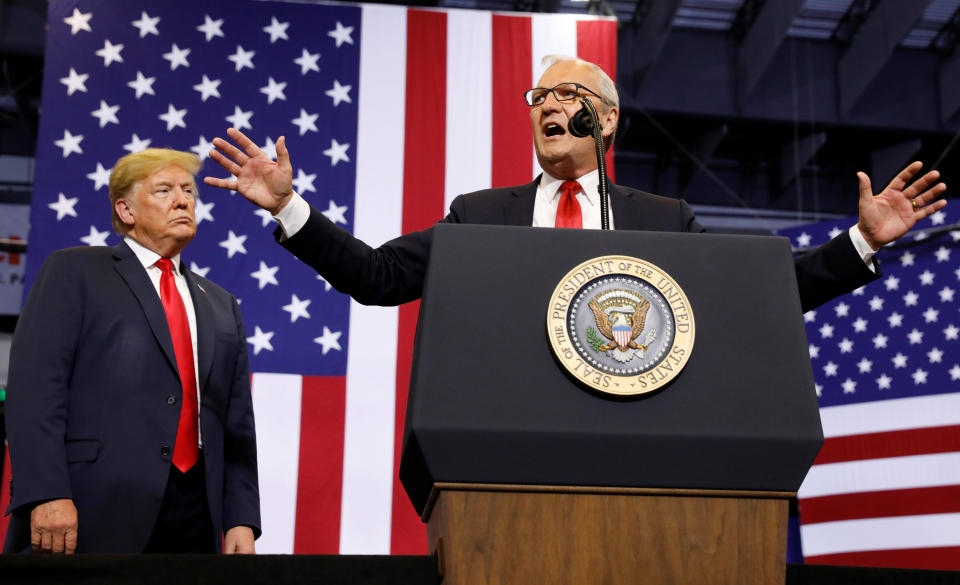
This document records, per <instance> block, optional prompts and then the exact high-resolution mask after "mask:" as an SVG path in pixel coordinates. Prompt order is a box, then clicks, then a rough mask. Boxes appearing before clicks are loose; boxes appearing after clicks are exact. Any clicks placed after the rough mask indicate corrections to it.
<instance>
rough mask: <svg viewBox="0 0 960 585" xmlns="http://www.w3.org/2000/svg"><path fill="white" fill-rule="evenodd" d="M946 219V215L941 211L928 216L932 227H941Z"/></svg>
mask: <svg viewBox="0 0 960 585" xmlns="http://www.w3.org/2000/svg"><path fill="white" fill-rule="evenodd" d="M946 219H947V214H946V213H944V212H942V211H938V212H936V213H934V214H933V215H931V216H930V222H931V223H933V225H943V222H944V221H946Z"/></svg>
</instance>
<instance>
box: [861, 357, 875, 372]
mask: <svg viewBox="0 0 960 585" xmlns="http://www.w3.org/2000/svg"><path fill="white" fill-rule="evenodd" d="M872 367H873V362H871V361H870V360H868V359H867V358H861V359H860V361H859V362H857V369H858V370H860V373H861V374H869V373H870V368H872Z"/></svg>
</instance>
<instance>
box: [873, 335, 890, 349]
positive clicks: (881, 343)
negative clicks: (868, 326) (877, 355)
mask: <svg viewBox="0 0 960 585" xmlns="http://www.w3.org/2000/svg"><path fill="white" fill-rule="evenodd" d="M888 339H889V338H888V337H887V336H886V335H884V334H883V333H877V334H876V335H874V336H873V347H874V349H883V348H885V347H887V340H888Z"/></svg>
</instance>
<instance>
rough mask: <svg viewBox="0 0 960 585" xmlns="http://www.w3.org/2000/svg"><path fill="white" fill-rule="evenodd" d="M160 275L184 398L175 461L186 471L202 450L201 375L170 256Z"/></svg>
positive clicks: (160, 264) (159, 265)
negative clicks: (199, 416)
mask: <svg viewBox="0 0 960 585" xmlns="http://www.w3.org/2000/svg"><path fill="white" fill-rule="evenodd" d="M157 268H159V269H160V271H161V272H162V273H163V274H162V275H161V276H160V301H161V302H162V303H163V310H164V311H165V312H166V313H167V325H168V326H169V327H170V337H171V338H172V339H173V352H174V354H175V355H176V356H177V370H179V371H180V385H181V386H182V387H183V399H182V401H181V403H180V422H179V423H178V424H177V442H176V443H174V446H173V465H174V466H175V467H176V468H177V469H179V470H180V471H181V472H183V473H186V472H187V471H189V470H190V468H191V467H193V465H194V463H196V462H197V457H198V456H199V452H200V447H199V443H200V438H199V429H198V428H197V377H196V374H195V373H194V370H193V342H192V341H191V340H190V323H189V322H188V321H187V310H186V308H185V307H184V306H183V297H181V296H180V291H178V290H177V285H176V283H175V282H174V277H173V262H171V261H170V259H169V258H161V259H159V260H157Z"/></svg>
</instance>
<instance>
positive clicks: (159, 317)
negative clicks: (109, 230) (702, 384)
mask: <svg viewBox="0 0 960 585" xmlns="http://www.w3.org/2000/svg"><path fill="white" fill-rule="evenodd" d="M113 257H114V258H115V259H116V263H115V264H114V268H115V269H116V271H117V272H118V273H119V274H120V277H121V278H122V279H123V280H124V282H126V283H127V286H128V287H130V291H131V292H132V293H133V295H134V296H135V297H136V298H137V301H138V302H139V303H140V307H141V308H142V309H143V314H144V315H145V316H146V318H147V323H149V324H150V330H151V331H153V336H154V337H156V339H157V343H159V344H160V348H161V349H163V354H164V355H165V356H167V362H168V363H169V364H170V367H172V368H173V369H174V371H176V370H177V358H176V354H174V353H173V340H171V338H170V326H169V325H167V314H166V313H165V312H164V311H163V304H161V303H160V295H158V294H157V290H156V289H155V288H154V287H153V283H152V282H150V277H149V276H147V271H146V270H144V268H143V265H142V264H140V260H138V259H137V256H136V254H134V253H133V250H131V249H130V247H129V246H127V244H126V243H124V242H120V243H119V244H117V245H116V246H114V247H113Z"/></svg>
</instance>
